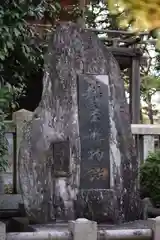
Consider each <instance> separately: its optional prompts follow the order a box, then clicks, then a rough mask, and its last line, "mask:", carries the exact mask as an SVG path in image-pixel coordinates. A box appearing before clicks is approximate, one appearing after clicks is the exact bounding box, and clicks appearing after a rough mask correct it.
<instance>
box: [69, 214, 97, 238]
mask: <svg viewBox="0 0 160 240" xmlns="http://www.w3.org/2000/svg"><path fill="white" fill-rule="evenodd" d="M69 230H70V231H71V233H72V236H73V240H82V239H84V240H97V223H96V222H93V221H89V220H88V219H85V218H79V219H77V220H76V221H71V222H69Z"/></svg>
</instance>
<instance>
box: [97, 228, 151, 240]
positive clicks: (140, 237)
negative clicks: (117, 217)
mask: <svg viewBox="0 0 160 240" xmlns="http://www.w3.org/2000/svg"><path fill="white" fill-rule="evenodd" d="M100 236H103V239H104V240H117V239H118V240H152V230H151V229H118V230H101V231H100Z"/></svg>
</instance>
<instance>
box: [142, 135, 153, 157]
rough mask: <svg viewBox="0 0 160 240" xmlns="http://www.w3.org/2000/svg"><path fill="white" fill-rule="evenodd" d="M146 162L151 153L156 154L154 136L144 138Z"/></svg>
mask: <svg viewBox="0 0 160 240" xmlns="http://www.w3.org/2000/svg"><path fill="white" fill-rule="evenodd" d="M143 138H144V156H143V157H144V160H146V158H147V157H148V154H149V153H150V152H154V150H155V147H154V136H149V135H145V136H144V137H143Z"/></svg>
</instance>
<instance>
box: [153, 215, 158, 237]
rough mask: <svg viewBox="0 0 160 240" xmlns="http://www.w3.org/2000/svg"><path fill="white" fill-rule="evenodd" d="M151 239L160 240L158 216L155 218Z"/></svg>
mask: <svg viewBox="0 0 160 240" xmlns="http://www.w3.org/2000/svg"><path fill="white" fill-rule="evenodd" d="M153 240H160V217H156V218H155V225H154V233H153Z"/></svg>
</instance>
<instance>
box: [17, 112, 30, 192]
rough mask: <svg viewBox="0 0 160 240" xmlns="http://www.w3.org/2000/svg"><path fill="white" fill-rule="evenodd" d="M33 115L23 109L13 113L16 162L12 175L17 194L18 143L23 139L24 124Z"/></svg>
mask: <svg viewBox="0 0 160 240" xmlns="http://www.w3.org/2000/svg"><path fill="white" fill-rule="evenodd" d="M32 116H33V113H32V112H30V111H27V110H25V109H21V110H19V111H17V112H15V113H13V121H14V123H15V125H16V158H17V162H16V164H15V163H14V174H15V176H16V177H15V181H17V192H19V183H18V168H17V166H18V154H19V148H20V143H21V141H22V138H23V127H24V125H25V124H26V122H28V121H30V120H31V119H32Z"/></svg>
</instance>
